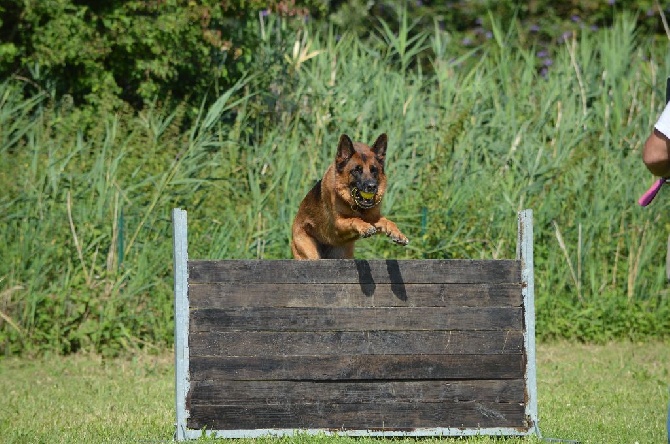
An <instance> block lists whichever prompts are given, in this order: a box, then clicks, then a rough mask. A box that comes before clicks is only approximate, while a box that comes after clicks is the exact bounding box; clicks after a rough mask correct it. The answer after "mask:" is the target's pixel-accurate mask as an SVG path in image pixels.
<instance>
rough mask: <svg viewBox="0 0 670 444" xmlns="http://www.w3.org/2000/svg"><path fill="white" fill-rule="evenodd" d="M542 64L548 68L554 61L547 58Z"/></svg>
mask: <svg viewBox="0 0 670 444" xmlns="http://www.w3.org/2000/svg"><path fill="white" fill-rule="evenodd" d="M542 64H543V65H544V66H546V67H549V66H551V65H553V64H554V61H553V60H552V59H550V58H549V57H547V58H545V59H544V60H542Z"/></svg>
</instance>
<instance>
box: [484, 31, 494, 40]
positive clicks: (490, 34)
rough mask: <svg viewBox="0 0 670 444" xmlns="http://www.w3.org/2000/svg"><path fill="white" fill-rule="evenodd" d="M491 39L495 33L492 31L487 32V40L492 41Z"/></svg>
mask: <svg viewBox="0 0 670 444" xmlns="http://www.w3.org/2000/svg"><path fill="white" fill-rule="evenodd" d="M491 37H493V33H492V32H491V31H486V38H487V39H490V38H491Z"/></svg>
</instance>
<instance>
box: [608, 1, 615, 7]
mask: <svg viewBox="0 0 670 444" xmlns="http://www.w3.org/2000/svg"><path fill="white" fill-rule="evenodd" d="M614 3H615V1H614V0H607V4H608V5H610V6H613V5H614Z"/></svg>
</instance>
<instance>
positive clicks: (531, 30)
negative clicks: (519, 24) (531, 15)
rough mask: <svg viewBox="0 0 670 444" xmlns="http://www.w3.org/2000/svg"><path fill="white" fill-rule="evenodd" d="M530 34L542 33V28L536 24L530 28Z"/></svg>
mask: <svg viewBox="0 0 670 444" xmlns="http://www.w3.org/2000/svg"><path fill="white" fill-rule="evenodd" d="M528 29H529V30H530V32H540V26H539V25H536V24H532V25H530V28H528Z"/></svg>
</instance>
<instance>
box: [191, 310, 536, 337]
mask: <svg viewBox="0 0 670 444" xmlns="http://www.w3.org/2000/svg"><path fill="white" fill-rule="evenodd" d="M189 326H190V329H191V333H192V334H193V333H197V332H208V331H209V332H225V331H245V330H246V331H330V330H343V331H369V330H387V331H395V330H432V331H440V330H474V331H478V330H522V329H523V310H522V309H521V308H520V307H484V308H472V307H453V308H452V307H421V308H415V307H402V308H401V307H394V308H389V307H383V308H316V307H307V308H268V307H260V308H232V309H202V310H195V311H192V312H191V323H190V324H189Z"/></svg>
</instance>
